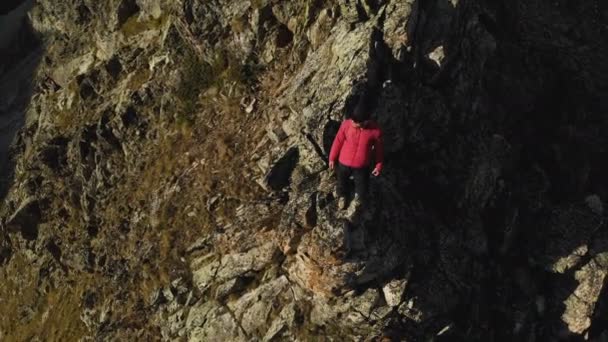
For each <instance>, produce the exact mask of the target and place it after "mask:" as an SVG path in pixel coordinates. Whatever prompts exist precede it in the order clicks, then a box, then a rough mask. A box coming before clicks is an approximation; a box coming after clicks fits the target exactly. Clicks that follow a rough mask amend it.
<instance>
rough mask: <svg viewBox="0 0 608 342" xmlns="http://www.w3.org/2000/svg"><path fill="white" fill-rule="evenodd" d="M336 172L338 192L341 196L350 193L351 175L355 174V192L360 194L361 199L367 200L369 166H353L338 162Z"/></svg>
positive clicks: (346, 195)
mask: <svg viewBox="0 0 608 342" xmlns="http://www.w3.org/2000/svg"><path fill="white" fill-rule="evenodd" d="M337 164H338V165H337V167H336V174H337V176H338V184H337V186H336V192H337V193H338V196H340V197H342V196H343V197H348V195H349V194H350V179H349V178H350V176H353V179H354V181H355V193H356V194H357V195H358V196H359V199H361V200H365V199H366V198H367V189H368V186H369V173H370V171H369V167H362V168H352V167H348V166H344V165H342V164H340V163H337Z"/></svg>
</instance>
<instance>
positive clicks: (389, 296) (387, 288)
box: [382, 279, 408, 307]
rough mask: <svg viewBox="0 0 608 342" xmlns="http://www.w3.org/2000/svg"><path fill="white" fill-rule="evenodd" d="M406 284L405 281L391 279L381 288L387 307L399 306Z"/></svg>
mask: <svg viewBox="0 0 608 342" xmlns="http://www.w3.org/2000/svg"><path fill="white" fill-rule="evenodd" d="M407 283H408V280H407V279H393V280H391V281H390V282H388V283H387V284H386V285H384V287H382V293H384V299H385V300H386V303H387V304H388V305H389V306H392V307H395V306H399V304H401V302H402V301H403V295H404V294H405V289H406V287H407Z"/></svg>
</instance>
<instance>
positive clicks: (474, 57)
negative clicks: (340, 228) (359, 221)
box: [323, 0, 608, 341]
mask: <svg viewBox="0 0 608 342" xmlns="http://www.w3.org/2000/svg"><path fill="white" fill-rule="evenodd" d="M452 3H453V2H450V1H416V3H415V4H414V6H413V11H412V14H411V17H410V20H409V22H408V42H410V44H411V49H409V50H405V49H404V50H403V51H401V57H400V59H399V60H396V59H395V58H394V57H393V54H392V53H391V51H390V49H389V48H388V47H387V46H386V44H385V43H384V40H385V37H383V35H382V32H380V31H376V32H374V34H373V36H372V39H371V44H372V49H371V50H370V51H371V54H370V58H369V65H368V74H367V78H366V80H365V82H364V83H363V84H357V85H355V87H354V88H353V91H352V92H351V93H352V94H353V95H352V96H351V97H350V98H349V99H347V101H346V105H345V107H346V108H345V112H346V113H349V112H350V110H352V107H354V104H355V103H357V101H358V98H359V97H360V96H361V94H368V95H369V96H371V97H372V98H376V99H377V100H378V104H377V111H376V113H375V114H376V115H377V116H378V118H379V120H380V121H381V123H382V122H388V123H391V124H392V123H394V122H397V123H398V122H404V123H405V124H404V125H403V126H402V127H399V128H400V129H401V131H400V134H402V135H403V136H404V137H405V142H404V144H403V147H402V148H399V149H396V150H392V151H389V153H387V155H386V163H385V164H386V166H385V171H384V173H385V176H384V177H385V179H386V180H378V181H377V182H375V183H372V185H371V187H372V188H377V189H379V190H378V193H377V194H376V196H375V197H374V202H375V205H376V206H377V207H376V208H374V209H372V211H373V216H374V219H373V220H372V222H373V223H372V224H370V225H368V227H367V228H368V231H369V232H371V233H369V234H368V235H367V236H366V238H368V239H369V240H368V241H366V243H370V241H371V242H373V241H377V240H378V239H380V238H381V235H382V234H389V233H391V234H392V230H393V228H390V229H388V228H386V226H387V225H399V226H400V227H403V230H404V231H406V232H407V236H406V238H405V239H403V237H402V236H392V237H391V238H392V239H394V241H398V242H399V243H402V248H403V249H404V250H405V252H404V253H403V254H404V260H403V263H406V262H407V261H406V258H408V257H411V258H412V259H413V260H414V263H415V267H414V270H413V273H412V275H411V278H410V283H411V284H412V285H411V288H410V290H409V296H411V298H413V299H416V307H417V308H418V309H420V311H421V312H424V313H427V315H428V316H427V317H425V319H423V320H422V321H421V322H414V321H412V320H408V321H404V322H402V323H403V324H395V325H393V326H391V327H390V329H389V330H390V334H389V335H391V336H395V338H396V339H397V340H399V339H403V338H410V339H411V338H414V339H413V340H416V338H423V337H424V338H427V337H429V336H435V338H436V339H434V340H445V341H460V340H462V341H515V340H543V341H545V340H556V341H578V340H582V336H583V335H584V333H585V332H589V333H590V336H591V337H592V338H597V337H598V336H600V335H601V334H603V333H605V330H606V329H608V326H607V325H606V319H605V317H603V316H602V315H604V316H605V313H606V304H605V303H606V300H607V299H606V293H607V290H606V287H607V286H606V285H605V283H606V280H604V284H603V287H602V288H603V289H602V290H601V294H600V297H599V299H598V301H597V304H596V305H595V308H594V311H592V313H593V312H595V313H593V314H592V317H591V326H590V327H589V328H586V329H583V328H581V329H583V330H584V331H583V332H580V333H576V334H575V333H572V332H571V329H572V328H573V325H572V324H573V323H570V324H571V325H570V326H568V325H567V324H566V323H565V322H564V319H563V318H562V316H563V315H564V314H565V313H566V312H568V313H569V314H573V312H575V311H576V310H575V309H573V307H572V305H575V304H571V302H572V301H573V300H572V298H571V297H572V296H573V293H574V292H575V290H576V289H577V288H579V287H580V286H581V282H584V281H589V280H588V279H587V278H584V277H585V276H586V275H585V274H584V270H585V267H587V266H588V265H591V264H592V263H594V262H595V261H592V260H593V259H594V258H596V257H597V256H598V254H601V253H605V252H607V250H604V249H602V248H596V249H594V250H592V251H586V252H584V253H583V254H582V255H580V256H578V255H577V254H576V253H577V252H576V251H577V249H579V248H581V246H590V245H592V244H593V243H594V241H595V240H597V239H598V234H599V232H601V231H602V230H605V229H606V224H605V223H604V222H605V221H606V220H605V219H606V214H605V213H604V212H602V211H601V210H600V211H597V210H595V209H594V208H593V205H592V204H590V202H589V200H588V199H589V198H590V197H589V196H590V195H595V196H596V197H594V198H598V201H600V205H601V203H605V199H606V198H608V179H607V178H606V177H605V175H606V174H607V172H608V162H607V160H608V159H607V157H608V155H607V152H608V149H607V146H608V141H607V138H606V134H605V132H608V116H606V113H607V112H608V96H607V95H608V67H607V66H606V63H604V62H603V60H604V59H605V56H606V55H608V38H607V37H608V29H607V27H606V26H605V25H603V24H602V23H605V22H606V19H608V15H607V13H608V12H607V11H606V7H607V6H606V5H602V4H601V3H600V2H599V1H591V2H589V3H582V2H581V3H578V2H576V3H575V2H572V1H557V2H550V1H548V0H547V1H546V0H534V1H529V2H521V1H502V0H492V1H487V2H480V1H459V2H457V5H456V6H455V7H454V6H452V5H451V4H452ZM601 8H604V10H600V11H599V12H598V11H597V9H601ZM439 48H441V49H439ZM437 51H440V52H441V54H442V55H440V58H438V57H437V56H438V54H437ZM387 81H390V82H387ZM391 87H392V88H391ZM395 94H397V95H395ZM389 95H390V96H389ZM395 98H397V100H395ZM389 101H400V102H398V104H400V105H401V107H402V108H401V109H400V110H397V111H392V112H390V111H389V110H388V108H389V107H390V106H391V105H390V104H387V102H389ZM395 116H402V117H401V121H399V120H394V119H395ZM383 129H385V130H387V131H389V130H391V129H394V127H383ZM325 131H326V132H324V137H323V141H324V145H327V144H326V141H330V140H331V139H327V138H326V137H329V136H332V137H333V135H334V134H335V133H333V134H332V133H331V127H329V128H328V127H326V130H325ZM390 138H392V137H389V139H390ZM494 141H500V142H501V144H502V145H500V146H499V147H495V146H494V145H493V142H494ZM326 149H327V148H326ZM408 180H411V181H408ZM387 183H388V184H387ZM389 189H390V190H389ZM391 193H396V194H399V196H395V197H391V196H392V195H390V194H391ZM395 200H397V201H404V202H403V203H393V202H394V201H395ZM604 207H605V204H604ZM379 208H384V210H381V209H379ZM386 208H391V209H390V211H393V210H402V211H403V212H404V213H406V216H407V217H408V218H409V219H408V220H407V221H400V218H399V217H397V216H394V217H385V216H386V211H387V210H386ZM395 208H398V209H395ZM374 210H375V211H374ZM382 215H384V217H383V216H382ZM408 225H411V226H413V227H415V228H414V229H408V228H407V226H408ZM354 229H355V228H353V227H350V226H349V227H346V228H345V230H347V231H352V230H354ZM367 258H368V257H367V255H363V254H361V255H354V256H352V257H351V259H352V260H355V261H357V260H358V261H363V260H368V259H367ZM566 259H568V260H570V259H572V260H575V262H572V263H571V264H567V267H566V269H565V270H563V271H562V270H560V271H559V272H558V271H556V269H559V268H560V267H562V266H560V265H562V264H563V263H564V262H565V261H564V260H566ZM590 263H591V264H590ZM379 267H380V266H379ZM564 267H565V266H564ZM551 268H554V270H553V271H550V269H551ZM604 269H605V268H604ZM396 274H397V273H396ZM575 274H576V275H577V277H578V278H580V277H583V278H584V279H583V278H581V279H583V280H580V279H578V280H577V278H575ZM367 276H368V274H367V273H366V272H363V273H362V274H361V275H360V276H359V279H355V280H353V282H354V283H358V282H359V280H361V279H365V278H366V277H367ZM585 279H586V280H585ZM381 280H385V279H381ZM381 280H377V279H376V280H373V281H371V282H365V281H363V283H361V284H359V285H360V286H362V289H360V291H363V290H364V289H365V288H369V287H376V286H382V284H383V282H382V281H381ZM600 285H602V284H600ZM594 286H597V284H594ZM569 298H570V299H569ZM567 301H570V302H568V303H569V304H566V303H565V302H567ZM567 305H570V307H569V308H568V307H567ZM583 307H586V308H587V307H588V306H584V305H583V306H581V308H583ZM576 314H583V313H581V312H577V313H576ZM412 326H415V327H416V329H415V330H416V332H412V329H411V328H412ZM448 326H449V327H450V328H449V329H447V330H445V331H444V332H443V333H442V335H441V337H436V334H437V333H439V331H441V330H442V329H444V328H445V327H448ZM413 335H414V336H415V337H412V336H413Z"/></svg>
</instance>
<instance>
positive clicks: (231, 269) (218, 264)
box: [191, 242, 277, 290]
mask: <svg viewBox="0 0 608 342" xmlns="http://www.w3.org/2000/svg"><path fill="white" fill-rule="evenodd" d="M276 253H277V248H276V246H275V245H274V243H272V242H269V243H267V244H265V245H262V246H260V247H256V248H252V249H250V250H249V251H247V252H245V253H238V254H229V255H225V256H223V257H222V258H221V260H212V261H210V259H212V258H213V255H207V256H203V257H201V258H198V259H195V260H194V261H193V262H192V266H191V267H192V269H193V270H194V271H193V276H192V279H193V283H194V284H195V285H196V286H197V287H198V288H199V289H200V290H204V289H206V288H207V287H208V286H209V285H211V284H212V283H218V284H221V283H222V282H225V281H227V280H230V279H232V278H235V277H237V276H240V275H243V274H245V273H247V272H256V271H260V270H262V269H263V268H264V267H266V266H267V265H268V264H270V262H272V261H273V259H274V257H275V256H276Z"/></svg>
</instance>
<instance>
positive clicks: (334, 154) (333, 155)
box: [329, 120, 348, 168]
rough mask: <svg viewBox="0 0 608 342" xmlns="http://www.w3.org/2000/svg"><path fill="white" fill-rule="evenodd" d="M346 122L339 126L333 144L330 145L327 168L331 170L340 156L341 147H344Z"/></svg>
mask: <svg viewBox="0 0 608 342" xmlns="http://www.w3.org/2000/svg"><path fill="white" fill-rule="evenodd" d="M347 124H348V123H347V120H344V121H343V122H342V124H341V125H340V129H339V130H338V134H336V137H335V138H334V142H333V143H332V144H331V150H330V152H329V166H330V168H333V165H334V163H335V162H336V160H337V159H338V156H339V155H340V151H341V150H342V145H344V140H346V125H347Z"/></svg>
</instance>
